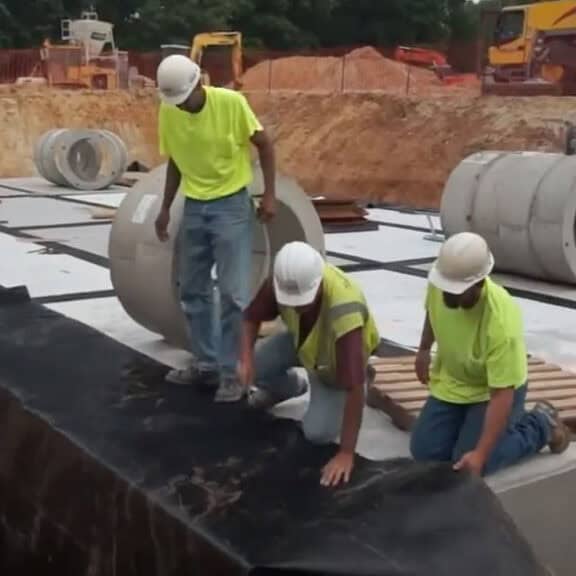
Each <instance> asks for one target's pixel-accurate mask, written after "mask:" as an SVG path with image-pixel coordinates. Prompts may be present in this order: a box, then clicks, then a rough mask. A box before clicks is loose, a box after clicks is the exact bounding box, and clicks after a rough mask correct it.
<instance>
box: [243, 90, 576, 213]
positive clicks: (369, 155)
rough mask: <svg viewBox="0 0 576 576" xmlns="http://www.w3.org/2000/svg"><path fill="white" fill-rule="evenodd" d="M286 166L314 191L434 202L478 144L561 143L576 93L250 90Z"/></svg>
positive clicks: (554, 146) (536, 146) (549, 146)
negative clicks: (477, 94)
mask: <svg viewBox="0 0 576 576" xmlns="http://www.w3.org/2000/svg"><path fill="white" fill-rule="evenodd" d="M250 99H251V102H252V104H253V106H254V108H255V109H256V111H257V112H258V113H259V115H260V116H261V117H262V119H263V120H264V122H265V123H266V125H267V126H268V127H269V128H270V130H271V132H272V134H273V136H274V138H275V141H276V148H277V155H278V163H279V166H280V168H281V169H282V170H283V171H284V172H286V173H287V174H289V175H290V176H292V177H294V178H296V179H297V180H298V181H299V182H300V183H301V184H302V186H303V187H304V188H305V189H306V191H307V192H308V193H309V194H311V195H324V196H327V197H331V198H351V197H353V198H358V199H362V200H365V201H374V202H384V201H385V202H393V203H399V204H404V205H411V206H417V207H438V206H439V203H440V198H441V195H442V191H443V188H444V184H445V182H446V179H447V178H448V176H449V174H450V172H451V171H452V170H453V169H454V168H455V167H456V165H457V164H458V163H459V162H460V161H461V160H462V159H463V158H465V157H466V156H468V155H469V154H471V153H473V152H476V151H480V150H491V149H492V150H494V149H498V150H548V151H553V150H559V149H560V148H561V145H562V136H561V134H562V131H561V126H562V125H561V122H560V121H561V120H562V119H563V118H566V117H571V114H572V109H573V106H574V103H573V99H571V98H550V97H548V98H546V97H532V98H498V97H490V98H480V97H471V96H467V95H463V96H458V97H453V98H411V99H407V98H404V97H402V98H400V97H397V96H391V95H386V94H344V95H341V94H334V95H330V96H326V95H304V94H298V95H292V94H272V95H256V94H254V95H251V96H250Z"/></svg>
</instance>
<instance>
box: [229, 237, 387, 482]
mask: <svg viewBox="0 0 576 576" xmlns="http://www.w3.org/2000/svg"><path fill="white" fill-rule="evenodd" d="M278 317H280V318H282V320H283V323H284V325H285V327H286V330H284V331H282V332H280V333H278V334H274V335H272V336H270V337H268V338H266V339H264V340H263V341H261V342H260V343H259V345H258V346H257V347H256V352H254V346H255V343H256V339H257V336H258V333H259V329H260V325H261V324H262V322H267V321H272V320H275V319H276V318H278ZM379 342H380V337H379V335H378V330H377V328H376V324H375V322H374V319H373V317H372V315H371V314H370V311H369V310H368V307H367V305H366V301H365V298H364V295H363V294H362V291H361V290H360V288H359V287H358V286H357V285H356V284H355V282H354V281H353V280H352V279H351V278H349V277H348V276H346V275H345V274H344V273H343V272H342V271H341V270H339V269H338V268H336V267H335V266H332V265H330V264H328V263H326V262H325V261H324V259H323V258H322V256H321V255H320V254H319V253H318V252H317V251H316V250H314V249H313V248H312V247H311V246H309V245H308V244H305V243H302V242H291V243H289V244H286V245H285V246H284V247H283V248H282V249H281V250H280V252H278V255H277V256H276V259H275V261H274V273H273V277H272V278H270V279H268V281H266V282H265V283H264V285H263V286H262V288H261V289H260V291H259V292H258V294H257V295H256V297H255V299H254V300H253V302H252V303H251V305H250V306H249V308H248V309H247V311H246V313H245V319H244V328H243V335H242V351H241V354H240V364H239V376H240V379H241V381H242V382H243V383H244V385H245V386H247V387H248V386H250V385H254V386H255V388H254V389H253V390H252V391H251V393H250V395H249V398H248V403H249V405H250V406H251V407H252V408H253V409H260V410H263V409H267V408H270V407H272V406H274V405H275V404H278V403H280V402H284V401H285V400H288V399H289V398H294V397H296V396H300V395H302V394H304V393H305V392H306V390H307V388H308V384H310V403H309V406H308V411H307V412H306V415H305V416H304V420H303V423H302V428H303V431H304V435H305V437H306V438H307V439H308V440H310V441H312V442H315V443H320V444H323V443H330V442H334V441H336V440H337V439H338V436H340V447H339V450H338V452H337V454H336V456H334V458H332V459H331V460H330V462H328V464H327V465H326V466H325V467H324V469H323V471H322V476H321V482H322V484H323V485H325V486H336V485H338V484H340V483H341V482H347V481H348V480H349V479H350V475H351V473H352V469H353V466H354V454H355V448H356V442H357V440H358V433H359V430H360V425H361V422H362V413H363V408H364V404H365V400H364V399H365V387H366V385H367V383H368V380H369V379H370V370H369V367H368V359H369V357H370V355H371V354H372V353H373V352H374V351H375V350H376V348H377V346H378V344H379ZM296 367H302V368H304V370H305V372H304V374H302V373H299V371H298V370H295V368H296Z"/></svg>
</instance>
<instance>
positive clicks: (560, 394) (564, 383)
mask: <svg viewBox="0 0 576 576" xmlns="http://www.w3.org/2000/svg"><path fill="white" fill-rule="evenodd" d="M414 360H415V356H403V357H397V358H382V359H377V360H375V361H374V362H373V366H374V368H375V370H376V378H375V380H374V384H373V391H372V394H373V395H374V394H376V395H377V396H380V397H381V398H383V399H386V400H387V401H388V402H390V401H391V402H392V404H393V409H394V410H397V411H399V413H401V412H404V413H405V415H406V416H407V417H416V416H418V414H419V413H420V410H421V409H422V407H423V406H424V404H425V402H426V399H427V398H428V394H429V391H428V388H426V387H425V386H423V385H422V384H421V383H420V382H419V381H418V378H417V377H416V374H415V372H414ZM539 400H548V401H549V402H551V403H552V404H553V405H554V406H555V407H556V408H557V409H558V410H559V412H560V415H561V417H562V419H563V420H564V421H565V422H566V423H567V424H568V425H569V426H570V427H571V428H572V429H573V430H575V431H576V374H574V373H572V372H568V371H566V370H563V369H562V368H560V367H559V366H555V365H554V364H549V363H547V362H544V361H543V360H540V359H539V358H532V357H531V358H529V359H528V396H527V401H526V408H527V409H530V408H532V407H533V406H534V404H535V403H536V402H538V401H539ZM373 404H378V402H373Z"/></svg>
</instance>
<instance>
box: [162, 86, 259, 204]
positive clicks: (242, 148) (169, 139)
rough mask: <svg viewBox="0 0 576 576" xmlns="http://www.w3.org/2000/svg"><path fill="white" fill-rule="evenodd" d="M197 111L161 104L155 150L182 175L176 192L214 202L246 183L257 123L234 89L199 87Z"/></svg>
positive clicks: (239, 188)
mask: <svg viewBox="0 0 576 576" xmlns="http://www.w3.org/2000/svg"><path fill="white" fill-rule="evenodd" d="M205 90H206V103H205V105H204V108H203V109H202V110H201V111H200V112H198V113H197V114H190V113H189V112H184V111H183V110H180V109H179V108H177V107H176V106H170V105H167V104H164V103H162V104H161V105H160V112H159V119H158V135H159V140H160V154H162V155H163V156H169V157H170V158H172V160H173V161H174V163H175V164H176V166H177V167H178V170H179V171H180V173H181V174H182V181H181V184H180V191H181V193H182V194H184V195H185V196H187V197H188V198H193V199H195V200H215V199H217V198H223V197H225V196H229V195H230V194H234V193H235V192H238V191H239V190H241V189H242V188H244V187H245V186H247V185H248V184H250V182H251V181H252V161H251V156H250V138H251V137H252V136H253V135H254V133H255V132H257V131H260V130H262V125H261V124H260V122H259V121H258V119H257V118H256V115H255V114H254V112H253V111H252V109H251V108H250V105H249V104H248V101H247V100H246V98H245V97H244V96H243V95H242V94H240V93H239V92H235V91H233V90H227V89H225V88H216V87H212V86H207V87H205Z"/></svg>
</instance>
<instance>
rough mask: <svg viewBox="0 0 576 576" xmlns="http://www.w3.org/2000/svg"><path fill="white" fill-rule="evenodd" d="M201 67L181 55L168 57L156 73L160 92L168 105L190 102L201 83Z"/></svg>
mask: <svg viewBox="0 0 576 576" xmlns="http://www.w3.org/2000/svg"><path fill="white" fill-rule="evenodd" d="M200 75H201V71H200V67H199V66H198V64H196V62H193V61H192V60H190V58H187V57H186V56H182V55H181V54H173V55H172V56H167V57H166V58H164V60H162V62H160V66H158V71H157V72H156V81H157V83H158V92H159V94H160V98H161V99H162V101H163V102H166V104H171V105H173V106H178V105H179V104H183V103H184V102H186V100H188V98H189V96H190V94H192V91H193V90H194V88H196V86H197V85H198V82H199V81H200Z"/></svg>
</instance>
